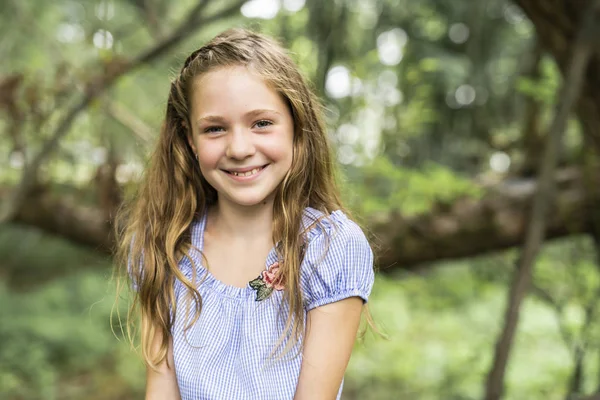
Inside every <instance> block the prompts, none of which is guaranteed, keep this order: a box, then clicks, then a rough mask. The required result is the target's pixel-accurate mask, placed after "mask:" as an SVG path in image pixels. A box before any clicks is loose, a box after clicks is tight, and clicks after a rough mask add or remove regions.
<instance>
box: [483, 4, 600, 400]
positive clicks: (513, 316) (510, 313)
mask: <svg viewBox="0 0 600 400" xmlns="http://www.w3.org/2000/svg"><path fill="white" fill-rule="evenodd" d="M599 10H600V0H594V1H592V3H591V4H590V9H589V12H587V13H584V14H583V15H584V19H583V22H582V24H581V30H580V32H579V34H578V35H577V38H576V41H575V44H574V47H573V53H572V56H571V62H570V64H569V66H568V68H567V73H566V76H565V79H564V82H563V86H562V88H561V91H560V93H559V96H558V99H559V102H558V104H557V110H556V114H555V117H554V120H553V122H552V126H551V127H550V130H549V132H548V137H547V142H546V149H545V151H544V157H543V160H542V164H541V169H540V178H539V186H538V190H537V192H536V194H535V197H534V202H533V209H532V214H531V219H530V223H529V227H528V230H527V236H526V239H525V244H524V246H523V251H522V253H521V256H520V258H519V260H518V262H517V268H516V270H515V276H514V280H513V282H512V284H511V287H510V291H509V298H508V304H507V307H506V312H505V317H504V321H505V324H504V327H503V330H502V332H501V333H500V336H499V338H498V341H497V343H496V348H495V353H494V360H493V364H492V367H491V369H490V371H489V373H488V378H487V384H486V395H485V398H486V400H499V399H500V398H501V397H502V394H503V391H504V374H505V371H506V365H507V363H508V358H509V355H510V351H511V348H512V342H513V338H514V334H515V331H516V328H517V324H518V321H519V312H520V307H521V303H522V301H523V299H524V298H525V295H526V294H527V291H528V290H529V287H530V285H531V276H532V270H533V265H534V262H535V259H536V257H537V254H538V252H539V249H540V246H541V244H542V242H543V240H544V235H545V230H546V217H547V214H548V210H549V208H550V199H552V196H553V194H554V193H553V192H554V179H553V177H554V170H555V168H556V159H557V155H558V151H559V147H560V143H561V140H562V135H563V132H564V129H565V126H566V123H567V120H568V117H569V115H570V113H571V109H572V108H573V106H574V105H575V103H576V102H577V100H578V99H579V94H580V90H581V83H582V80H583V76H584V75H585V69H586V67H587V64H588V60H589V58H590V55H591V53H592V50H593V47H592V41H593V40H594V34H595V33H596V35H597V28H596V27H595V26H594V25H595V23H597V16H596V13H597V12H598V11H599Z"/></svg>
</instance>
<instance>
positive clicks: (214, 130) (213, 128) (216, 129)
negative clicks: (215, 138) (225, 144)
mask: <svg viewBox="0 0 600 400" xmlns="http://www.w3.org/2000/svg"><path fill="white" fill-rule="evenodd" d="M222 130H223V127H221V126H209V127H208V128H205V129H204V133H217V132H220V131H222Z"/></svg>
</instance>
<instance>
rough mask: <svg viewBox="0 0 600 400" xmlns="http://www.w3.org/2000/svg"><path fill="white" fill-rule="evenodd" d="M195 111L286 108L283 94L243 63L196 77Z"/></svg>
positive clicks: (193, 105)
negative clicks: (242, 64)
mask: <svg viewBox="0 0 600 400" xmlns="http://www.w3.org/2000/svg"><path fill="white" fill-rule="evenodd" d="M191 89H192V90H191V93H190V97H191V106H192V113H195V114H196V113H198V112H205V111H206V112H208V111H210V112H217V111H220V112H227V111H230V112H233V111H238V110H242V109H247V108H269V107H270V108H275V109H281V110H283V109H285V108H286V103H285V101H284V100H283V98H282V96H281V95H280V94H279V93H278V92H277V91H276V90H275V89H274V88H273V87H272V85H270V84H269V83H268V82H267V81H265V80H264V79H263V78H262V77H261V76H260V75H259V74H258V73H256V72H255V71H253V70H252V69H250V68H247V67H243V66H234V67H221V68H217V69H215V70H212V71H209V72H207V73H204V74H202V75H199V76H197V77H196V78H194V80H193V82H192V86H191Z"/></svg>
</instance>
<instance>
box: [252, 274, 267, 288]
mask: <svg viewBox="0 0 600 400" xmlns="http://www.w3.org/2000/svg"><path fill="white" fill-rule="evenodd" d="M248 284H249V285H250V287H251V288H252V289H254V290H260V288H261V287H264V286H266V284H265V282H264V281H263V280H262V277H260V276H259V277H258V278H256V279H254V280H251V281H250V282H248Z"/></svg>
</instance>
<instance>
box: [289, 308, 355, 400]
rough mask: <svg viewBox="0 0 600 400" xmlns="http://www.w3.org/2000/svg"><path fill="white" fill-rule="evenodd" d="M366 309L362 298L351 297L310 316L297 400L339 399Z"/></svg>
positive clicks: (315, 310) (316, 309)
mask: <svg viewBox="0 0 600 400" xmlns="http://www.w3.org/2000/svg"><path fill="white" fill-rule="evenodd" d="M362 305H363V300H362V299H361V298H359V297H350V298H347V299H344V300H341V301H337V302H335V303H330V304H327V305H324V306H321V307H317V308H314V309H312V310H310V311H309V312H308V313H307V316H306V334H305V338H304V350H303V352H302V367H301V369H300V377H299V378H298V386H297V387H296V395H295V396H294V400H332V399H335V398H336V396H337V393H338V391H339V389H340V385H341V383H342V378H343V377H344V371H345V370H346V366H347V365H348V361H349V359H350V354H351V353H352V347H353V345H354V340H355V339H356V332H357V331H358V325H359V322H360V314H361V310H362Z"/></svg>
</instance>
